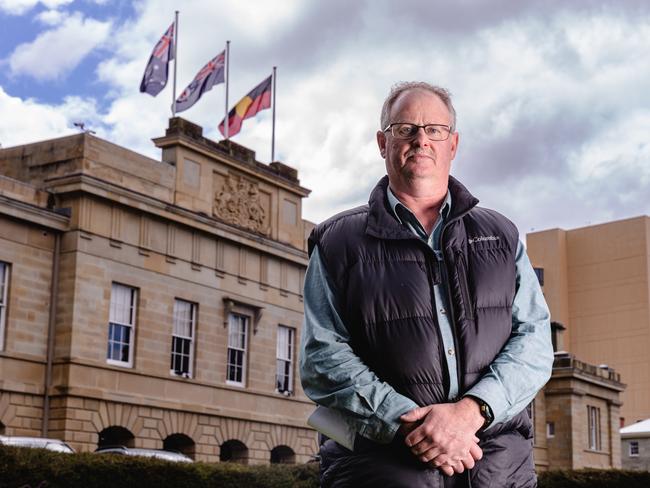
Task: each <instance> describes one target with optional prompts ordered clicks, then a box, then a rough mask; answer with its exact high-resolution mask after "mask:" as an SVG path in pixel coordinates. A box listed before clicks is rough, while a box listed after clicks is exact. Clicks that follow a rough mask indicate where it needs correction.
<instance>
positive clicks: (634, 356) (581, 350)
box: [527, 216, 650, 425]
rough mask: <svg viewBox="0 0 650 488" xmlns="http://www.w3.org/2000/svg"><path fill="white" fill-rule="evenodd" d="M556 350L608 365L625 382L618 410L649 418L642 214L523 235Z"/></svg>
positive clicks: (649, 223) (648, 246) (646, 238)
mask: <svg viewBox="0 0 650 488" xmlns="http://www.w3.org/2000/svg"><path fill="white" fill-rule="evenodd" d="M527 244H528V255H529V256H530V259H531V262H532V263H533V266H535V267H536V268H537V269H538V272H539V274H540V276H543V289H544V294H545V296H546V300H547V302H548V304H549V307H550V309H551V315H552V317H553V320H555V321H557V322H559V323H561V325H563V326H564V327H565V329H566V330H563V331H558V332H557V334H556V342H557V346H558V349H559V350H566V351H569V352H571V353H572V354H574V355H575V357H577V358H579V359H580V360H583V361H586V362H588V363H591V364H595V365H607V366H609V367H611V368H614V369H615V370H616V371H617V372H618V373H619V374H620V375H621V379H622V381H623V382H624V383H625V384H626V385H627V388H626V389H625V392H623V393H622V398H621V401H622V403H623V405H622V408H621V416H622V417H623V419H624V423H625V424H626V425H627V424H631V423H634V422H636V421H638V420H642V419H646V418H648V417H650V356H649V355H648V350H649V349H650V280H649V275H650V260H649V257H650V218H649V217H647V216H642V217H636V218H632V219H626V220H620V221H615V222H609V223H606V224H601V225H593V226H589V227H583V228H579V229H572V230H562V229H551V230H546V231H542V232H534V233H531V234H528V236H527Z"/></svg>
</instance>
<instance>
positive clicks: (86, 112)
mask: <svg viewBox="0 0 650 488" xmlns="http://www.w3.org/2000/svg"><path fill="white" fill-rule="evenodd" d="M0 113H3V114H12V116H11V117H0V144H2V146H3V147H9V146H17V145H20V144H28V143H31V142H34V141H38V140H43V139H50V138H54V137H61V136H65V135H69V134H73V133H75V132H77V130H76V129H74V127H73V123H74V122H77V121H82V122H85V123H86V127H88V128H90V129H93V130H97V132H98V134H100V135H101V134H103V135H104V137H105V136H106V131H105V130H104V127H103V125H102V122H101V114H100V113H99V111H98V110H97V104H96V103H95V101H94V100H93V99H83V98H80V97H67V98H66V99H65V100H64V101H63V103H61V104H59V105H47V104H43V103H39V102H37V101H35V100H31V99H27V100H22V99H20V98H18V97H12V96H10V95H8V94H7V93H6V92H5V91H4V90H3V89H2V87H0Z"/></svg>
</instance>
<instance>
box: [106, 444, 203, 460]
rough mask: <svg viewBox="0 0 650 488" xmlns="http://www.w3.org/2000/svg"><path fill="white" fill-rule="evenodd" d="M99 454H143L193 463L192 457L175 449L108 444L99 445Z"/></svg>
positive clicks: (144, 455)
mask: <svg viewBox="0 0 650 488" xmlns="http://www.w3.org/2000/svg"><path fill="white" fill-rule="evenodd" d="M95 452H96V453H98V454H119V455H121V456H143V457H152V458H156V459H164V460H165V461H172V462H175V463H193V462H194V461H193V460H192V458H189V457H187V456H186V455H185V454H181V453H180V452H175V451H165V450H163V449H141V448H136V447H126V446H106V447H98V448H97V449H95Z"/></svg>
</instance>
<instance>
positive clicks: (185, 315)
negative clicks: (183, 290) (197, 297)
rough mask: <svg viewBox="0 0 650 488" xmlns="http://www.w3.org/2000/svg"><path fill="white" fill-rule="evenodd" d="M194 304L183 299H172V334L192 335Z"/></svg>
mask: <svg viewBox="0 0 650 488" xmlns="http://www.w3.org/2000/svg"><path fill="white" fill-rule="evenodd" d="M193 316H194V304H193V303H190V302H186V301H185V300H175V301H174V328H173V333H174V335H179V336H183V337H192V328H193V327H192V325H193V321H194V317H193Z"/></svg>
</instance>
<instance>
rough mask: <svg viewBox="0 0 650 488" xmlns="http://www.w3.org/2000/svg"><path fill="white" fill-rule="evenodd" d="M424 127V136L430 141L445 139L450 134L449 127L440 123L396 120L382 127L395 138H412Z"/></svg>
mask: <svg viewBox="0 0 650 488" xmlns="http://www.w3.org/2000/svg"><path fill="white" fill-rule="evenodd" d="M421 128H422V129H424V133H425V134H426V136H427V137H428V138H429V139H430V140H432V141H446V140H447V139H449V134H451V127H449V126H448V125H442V124H426V125H417V124H407V123H403V122H398V123H395V124H390V125H389V126H388V127H386V128H385V129H384V132H386V131H389V130H390V133H391V134H393V137H394V138H396V139H412V138H413V137H415V136H416V135H417V134H418V131H419V130H420V129H421Z"/></svg>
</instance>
